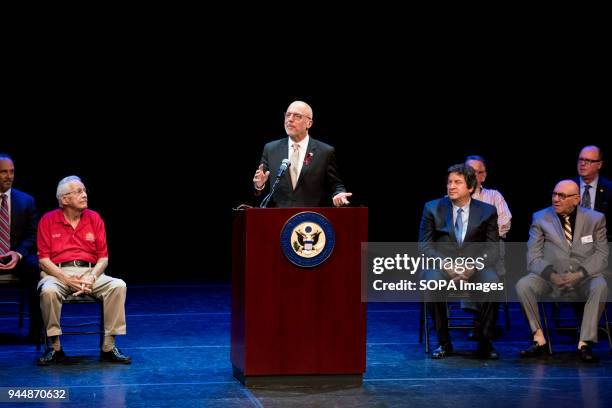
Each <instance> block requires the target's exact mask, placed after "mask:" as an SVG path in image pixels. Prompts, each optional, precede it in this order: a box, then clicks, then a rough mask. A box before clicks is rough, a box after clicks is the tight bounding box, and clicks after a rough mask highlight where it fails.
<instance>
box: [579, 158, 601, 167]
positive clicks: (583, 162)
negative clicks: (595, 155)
mask: <svg viewBox="0 0 612 408" xmlns="http://www.w3.org/2000/svg"><path fill="white" fill-rule="evenodd" d="M600 161H601V160H591V159H585V158H583V157H579V158H578V163H581V164H586V165H587V166H590V165H591V164H593V163H599V162H600Z"/></svg>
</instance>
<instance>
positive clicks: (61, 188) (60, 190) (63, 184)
mask: <svg viewBox="0 0 612 408" xmlns="http://www.w3.org/2000/svg"><path fill="white" fill-rule="evenodd" d="M73 181H79V182H81V183H82V181H81V179H80V177H78V176H68V177H64V178H63V179H61V180H60V182H59V183H57V191H56V192H55V197H56V198H57V201H58V202H59V205H60V207H61V206H62V196H63V195H64V194H66V193H67V192H68V183H72V182H73Z"/></svg>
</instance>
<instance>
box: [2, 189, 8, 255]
mask: <svg viewBox="0 0 612 408" xmlns="http://www.w3.org/2000/svg"><path fill="white" fill-rule="evenodd" d="M1 204H2V205H1V208H0V255H4V254H6V253H7V252H8V251H10V250H11V227H10V223H9V222H10V218H9V213H8V198H7V196H6V194H2V203H1Z"/></svg>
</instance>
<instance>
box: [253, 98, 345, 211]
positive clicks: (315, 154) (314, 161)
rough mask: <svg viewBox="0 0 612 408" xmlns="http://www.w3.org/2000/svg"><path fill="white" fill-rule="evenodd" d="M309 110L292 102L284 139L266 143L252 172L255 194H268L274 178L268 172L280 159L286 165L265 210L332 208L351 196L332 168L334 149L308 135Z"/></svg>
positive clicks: (273, 169)
mask: <svg viewBox="0 0 612 408" xmlns="http://www.w3.org/2000/svg"><path fill="white" fill-rule="evenodd" d="M312 123H313V114H312V109H311V107H310V106H309V105H308V104H307V103H305V102H302V101H295V102H293V103H292V104H291V105H289V107H288V108H287V112H286V113H285V131H286V132H287V136H289V137H288V138H282V139H280V140H275V141H273V142H270V143H267V144H266V145H265V147H264V149H263V154H262V156H261V164H260V165H259V168H258V169H257V170H256V171H255V176H254V177H253V186H254V187H255V194H256V195H261V194H263V193H264V192H268V191H269V189H270V188H271V184H274V181H275V178H274V177H273V178H271V179H270V171H277V169H278V168H279V167H280V166H281V163H282V162H283V159H288V160H289V162H290V164H291V165H290V166H289V168H288V169H287V171H286V172H285V173H284V174H283V175H282V177H281V178H280V180H279V182H278V185H277V187H276V191H275V193H274V195H273V197H272V198H271V200H270V204H269V205H268V206H269V207H328V206H329V205H330V203H333V204H334V205H335V206H336V207H340V206H343V205H347V204H348V203H349V201H348V197H350V196H351V195H352V194H351V193H347V192H346V188H345V187H344V184H343V183H342V180H341V179H340V175H339V173H338V168H337V165H336V154H335V149H334V148H333V147H332V146H330V145H328V144H325V143H323V142H320V141H318V140H315V139H313V138H312V137H310V135H309V134H308V129H310V127H311V126H312Z"/></svg>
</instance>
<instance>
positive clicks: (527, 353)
mask: <svg viewBox="0 0 612 408" xmlns="http://www.w3.org/2000/svg"><path fill="white" fill-rule="evenodd" d="M546 353H548V346H547V345H546V343H544V344H542V345H539V344H538V342H537V341H534V342H533V343H531V346H529V348H527V349H526V350H521V357H525V358H531V357H539V356H543V355H545V354H546Z"/></svg>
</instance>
